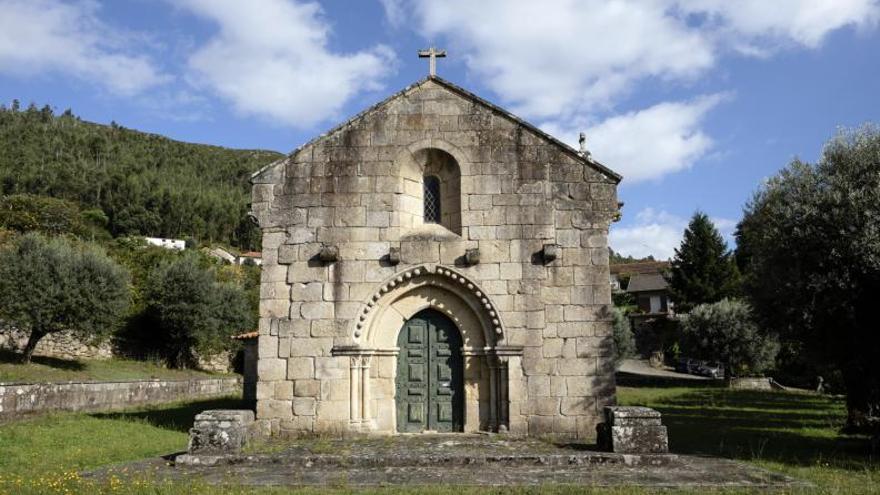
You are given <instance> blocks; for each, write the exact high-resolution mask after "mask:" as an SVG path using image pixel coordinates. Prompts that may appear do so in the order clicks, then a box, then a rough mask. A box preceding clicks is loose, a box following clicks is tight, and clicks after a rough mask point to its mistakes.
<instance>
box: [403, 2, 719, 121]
mask: <svg viewBox="0 0 880 495" xmlns="http://www.w3.org/2000/svg"><path fill="white" fill-rule="evenodd" d="M415 10H416V13H417V17H418V18H419V19H420V23H421V25H422V31H423V32H424V33H425V35H426V36H428V37H431V36H437V35H445V36H447V37H448V38H449V40H451V42H452V43H453V47H452V48H455V49H457V50H460V51H462V52H463V53H462V55H463V56H464V59H465V63H466V64H467V66H468V68H469V69H470V70H471V71H472V72H474V73H475V74H477V75H479V76H480V77H481V78H482V80H483V81H484V82H485V83H486V84H487V85H488V86H489V87H490V88H491V89H493V90H494V91H495V92H497V93H498V94H499V95H501V97H502V98H503V99H504V100H505V101H506V103H507V104H510V105H512V106H513V109H514V110H515V111H517V112H520V113H523V114H525V115H527V116H529V117H532V118H546V117H551V116H552V117H560V116H562V117H566V116H569V115H573V114H576V113H578V112H581V111H583V110H584V108H588V107H590V106H595V105H599V106H604V105H607V104H608V103H609V102H611V101H613V100H614V99H615V98H617V97H619V96H620V95H622V94H624V93H625V92H626V91H627V90H628V89H629V88H630V87H631V86H632V84H633V83H634V82H636V81H637V80H640V79H643V78H646V77H657V78H674V79H681V78H690V77H693V76H695V75H696V74H699V73H700V72H701V71H703V70H705V69H707V68H708V67H710V66H711V65H712V64H713V62H714V56H713V53H712V47H711V44H710V42H709V40H708V39H707V38H706V37H705V36H704V35H703V34H702V33H700V32H698V31H696V30H692V29H689V28H688V26H687V25H686V24H685V23H683V22H681V21H680V20H679V19H676V18H674V17H670V16H668V15H666V14H665V11H666V8H665V7H664V5H663V4H662V3H660V2H627V1H617V2H607V1H599V0H589V1H583V0H545V1H542V2H534V1H531V0H524V1H510V0H486V1H483V2H473V1H471V0H449V1H445V2H429V1H417V2H416V6H415Z"/></svg>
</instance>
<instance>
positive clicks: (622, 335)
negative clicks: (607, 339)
mask: <svg viewBox="0 0 880 495" xmlns="http://www.w3.org/2000/svg"><path fill="white" fill-rule="evenodd" d="M611 311H612V316H613V320H612V323H611V325H612V330H613V335H614V366H615V367H616V368H619V367H620V363H621V362H622V361H623V360H624V359H627V358H630V357H632V356H633V355H634V354H635V352H636V339H635V337H633V332H632V328H631V326H630V322H629V317H627V315H626V313H624V311H623V310H621V309H620V308H613V309H612V310H611Z"/></svg>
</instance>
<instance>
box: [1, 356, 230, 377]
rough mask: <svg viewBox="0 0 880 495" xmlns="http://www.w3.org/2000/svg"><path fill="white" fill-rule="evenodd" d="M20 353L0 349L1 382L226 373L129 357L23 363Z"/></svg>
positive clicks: (190, 375)
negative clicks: (166, 365) (186, 368)
mask: <svg viewBox="0 0 880 495" xmlns="http://www.w3.org/2000/svg"><path fill="white" fill-rule="evenodd" d="M19 359H20V357H19V355H18V354H14V353H11V352H8V351H0V383H3V382H6V383H36V382H76V381H124V380H146V379H150V378H161V379H181V380H184V379H187V378H194V377H195V378H198V377H212V376H225V375H221V374H216V373H208V372H204V371H195V370H173V369H168V368H165V367H164V366H162V365H160V364H157V363H152V362H148V361H133V360H128V359H82V360H69V359H58V358H49V357H42V356H34V358H33V361H32V362H31V363H30V364H21V363H20V362H19Z"/></svg>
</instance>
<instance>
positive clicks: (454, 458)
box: [84, 434, 808, 488]
mask: <svg viewBox="0 0 880 495" xmlns="http://www.w3.org/2000/svg"><path fill="white" fill-rule="evenodd" d="M181 460H183V459H181ZM188 462H190V463H191V464H189V465H181V463H180V462H178V463H177V464H176V465H175V464H174V463H173V462H168V461H166V460H164V459H161V458H160V459H149V460H145V461H140V462H136V463H130V464H125V465H118V466H113V467H109V468H104V469H100V470H97V471H92V472H90V473H85V474H84V476H86V477H92V478H105V477H108V476H111V475H115V476H117V477H126V478H138V479H143V478H145V479H153V480H157V481H167V480H192V479H200V480H202V481H205V482H208V483H212V484H234V485H249V486H257V485H275V486H347V487H364V486H382V485H481V486H502V485H545V484H567V485H590V486H616V485H638V486H651V487H776V488H785V487H795V486H808V485H806V484H805V483H803V482H800V481H798V480H794V479H792V478H789V477H787V476H783V475H781V474H778V473H773V472H769V471H766V470H763V469H760V468H757V467H754V466H750V465H748V464H743V463H739V462H734V461H730V460H726V459H718V458H710V457H696V456H679V455H674V454H669V455H622V454H610V453H605V452H597V451H595V450H590V446H585V445H572V444H567V445H566V444H553V443H549V442H544V441H540V440H534V439H509V438H505V437H502V436H498V435H464V434H457V435H398V436H394V437H365V438H355V439H308V440H301V441H297V442H296V443H295V444H291V443H290V442H287V443H275V444H266V445H262V446H261V447H260V448H259V449H258V451H255V452H251V453H247V454H243V455H239V456H234V457H223V458H219V457H209V456H198V457H193V458H189V459H188ZM192 463H198V464H192Z"/></svg>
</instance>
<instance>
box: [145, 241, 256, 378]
mask: <svg viewBox="0 0 880 495" xmlns="http://www.w3.org/2000/svg"><path fill="white" fill-rule="evenodd" d="M145 299H146V313H147V315H148V316H149V318H150V319H151V320H152V322H153V324H154V325H155V327H156V330H157V331H158V332H159V336H158V337H159V340H160V341H161V342H163V344H164V348H165V353H166V356H167V358H168V360H169V363H170V364H171V365H172V366H175V367H179V368H182V367H187V366H191V365H194V364H195V356H196V355H202V356H209V355H214V354H216V353H217V352H220V351H222V350H225V349H228V348H229V347H230V345H231V344H232V342H231V341H230V337H231V336H232V335H234V334H235V333H239V332H242V331H245V330H250V329H251V328H252V326H253V325H254V324H255V316H254V314H253V313H252V311H251V307H250V304H249V302H248V295H247V294H246V293H245V291H244V290H242V289H241V288H240V287H238V286H237V285H235V284H233V283H230V282H219V281H218V280H217V278H216V273H215V271H214V270H213V268H212V267H211V266H204V265H203V264H200V263H199V259H198V257H197V255H195V254H186V255H183V256H181V257H179V258H176V259H174V260H172V261H170V262H166V263H164V264H163V265H162V266H160V267H158V268H157V269H156V270H155V271H153V272H152V273H151V275H150V277H149V279H148V281H147V288H146V297H145Z"/></svg>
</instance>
